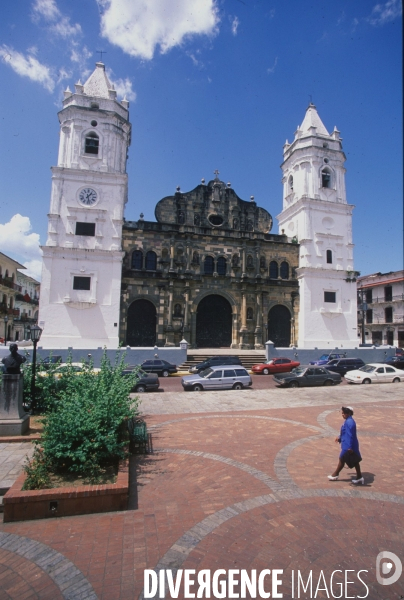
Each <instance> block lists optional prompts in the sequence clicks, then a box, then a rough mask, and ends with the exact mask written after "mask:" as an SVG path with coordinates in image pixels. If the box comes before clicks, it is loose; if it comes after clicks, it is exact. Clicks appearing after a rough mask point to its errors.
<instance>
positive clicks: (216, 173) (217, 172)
mask: <svg viewBox="0 0 404 600" xmlns="http://www.w3.org/2000/svg"><path fill="white" fill-rule="evenodd" d="M213 173H214V174H215V175H216V177H215V179H219V177H218V175H219V171H218V170H217V169H216V170H215V171H213Z"/></svg>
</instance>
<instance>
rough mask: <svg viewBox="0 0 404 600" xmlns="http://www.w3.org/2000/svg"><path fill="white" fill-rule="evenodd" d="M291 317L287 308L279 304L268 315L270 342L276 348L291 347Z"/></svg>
mask: <svg viewBox="0 0 404 600" xmlns="http://www.w3.org/2000/svg"><path fill="white" fill-rule="evenodd" d="M290 319H291V315H290V312H289V310H288V309H287V308H286V306H282V305H281V304H277V305H276V306H273V307H272V308H271V310H270V311H269V313H268V340H271V342H273V343H274V344H275V346H278V347H281V348H287V347H288V346H290Z"/></svg>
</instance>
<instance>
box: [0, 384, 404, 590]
mask: <svg viewBox="0 0 404 600" xmlns="http://www.w3.org/2000/svg"><path fill="white" fill-rule="evenodd" d="M280 392H281V393H280ZM156 396H157V398H156ZM161 396H162V395H161V394H160V395H158V394H149V395H147V396H146V395H145V396H142V400H143V402H142V405H141V407H142V411H143V413H144V414H145V417H146V420H147V424H148V427H149V430H150V431H151V432H152V440H153V453H151V454H148V455H145V456H139V457H133V458H132V461H131V495H130V502H129V506H130V509H129V510H127V511H124V512H120V513H104V514H100V515H83V516H78V517H65V518H54V519H48V520H38V521H35V520H33V521H26V522H20V523H8V524H0V599H1V600H3V599H7V600H8V599H13V600H14V599H16V600H17V599H18V600H30V599H31V598H32V599H34V598H35V599H40V600H46V599H48V598H49V599H50V598H53V599H55V600H56V599H58V598H66V599H69V600H76V599H83V600H86V599H87V598H88V599H89V600H96V599H97V598H98V599H99V600H115V599H116V600H126V599H128V600H129V599H131V600H133V599H138V598H142V597H143V596H142V590H143V570H144V569H146V568H147V569H155V570H156V571H159V570H160V569H167V568H171V569H173V570H174V571H176V570H177V569H195V570H196V571H200V570H202V569H211V570H212V571H214V570H216V569H225V570H226V571H227V570H229V569H246V570H247V571H248V572H250V571H251V570H252V569H256V570H257V571H261V570H263V569H283V570H284V572H283V575H282V577H281V579H282V581H283V585H282V587H281V591H282V592H283V597H284V598H287V599H288V598H292V597H293V596H292V590H291V572H292V570H294V571H295V572H297V570H300V572H301V574H302V577H303V578H304V580H307V578H308V575H309V572H310V571H312V572H313V580H314V581H315V582H317V579H318V577H319V574H320V572H321V571H323V572H324V574H325V578H326V581H327V582H329V578H330V575H331V573H332V572H333V571H334V570H336V569H340V570H342V571H344V570H352V571H351V573H350V575H351V580H352V581H353V582H354V583H352V584H350V585H349V591H348V594H349V595H348V596H346V597H359V596H362V597H365V588H364V586H363V585H362V584H360V582H358V579H357V578H356V576H355V573H356V572H357V571H359V570H360V569H365V570H367V571H368V573H367V574H365V576H363V574H362V577H364V580H365V581H366V584H367V586H368V588H369V593H368V595H367V596H366V597H367V598H370V599H371V600H373V599H375V600H376V599H380V600H393V599H394V600H396V599H400V598H404V576H402V577H401V579H399V580H398V581H397V582H396V583H394V584H393V585H389V586H387V585H386V586H381V585H379V584H378V583H377V582H376V556H377V555H378V553H379V552H381V551H384V550H387V551H389V552H393V553H395V554H396V555H397V556H399V557H400V558H401V559H402V560H403V559H404V461H403V458H404V428H403V421H404V386H401V385H394V384H389V385H384V386H361V387H359V388H347V387H345V388H339V389H338V388H332V389H331V390H329V389H328V388H327V389H326V390H320V389H314V390H297V391H295V390H260V391H259V392H254V393H253V395H252V393H251V390H246V391H243V392H227V393H220V392H216V393H214V392H210V393H202V394H192V393H191V394H185V393H183V394H179V395H178V396H177V398H178V402H177V406H174V399H173V398H170V399H168V400H167V401H166V402H165V403H164V400H162V398H161ZM195 396H196V397H195ZM342 404H344V405H346V404H348V405H351V406H353V407H354V410H355V419H356V421H357V425H358V435H359V440H360V447H361V453H362V456H363V463H362V471H363V474H364V477H365V485H364V486H360V487H354V486H352V485H351V483H350V482H351V477H352V475H353V474H354V471H350V470H348V469H344V471H342V473H341V476H340V479H339V480H338V481H336V482H329V481H328V480H327V474H329V473H331V472H332V470H333V469H334V468H335V466H336V463H337V457H338V453H339V446H338V445H337V444H335V442H334V438H335V437H336V436H337V434H338V432H339V428H340V425H341V422H342V419H341V416H340V407H341V405H342ZM160 406H161V408H160ZM168 407H170V408H172V410H171V411H170V410H169V408H168ZM179 409H181V411H182V412H181V413H179V412H178V411H179ZM315 585H316V584H314V588H315ZM321 587H322V588H324V585H322V586H321ZM328 589H329V588H328ZM334 593H335V597H338V594H339V593H340V592H339V591H336V590H335V589H334ZM166 597H167V598H169V597H170V596H169V595H168V593H167V595H166ZM183 597H184V596H183V591H180V594H179V598H183ZM295 597H296V598H297V597H298V596H297V595H296V594H295ZM300 597H301V598H308V597H310V596H309V595H306V594H302V593H301V595H300ZM313 597H317V598H327V597H333V596H332V595H331V592H329V595H328V594H327V591H325V590H324V589H323V591H321V590H320V591H318V593H317V594H316V596H314V595H313Z"/></svg>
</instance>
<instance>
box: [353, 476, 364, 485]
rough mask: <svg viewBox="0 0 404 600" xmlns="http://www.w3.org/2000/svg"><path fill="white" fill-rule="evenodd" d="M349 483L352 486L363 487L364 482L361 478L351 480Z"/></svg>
mask: <svg viewBox="0 0 404 600" xmlns="http://www.w3.org/2000/svg"><path fill="white" fill-rule="evenodd" d="M351 483H353V485H364V484H365V480H364V478H363V477H361V478H360V479H352V480H351Z"/></svg>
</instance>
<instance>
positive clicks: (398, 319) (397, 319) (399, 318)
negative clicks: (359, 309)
mask: <svg viewBox="0 0 404 600" xmlns="http://www.w3.org/2000/svg"><path fill="white" fill-rule="evenodd" d="M358 317H359V318H358V322H359V323H362V317H361V315H360V314H359V315H358ZM403 323H404V316H403V315H394V316H393V319H392V320H389V321H386V318H385V317H373V319H372V321H371V322H368V321H366V319H365V325H400V324H403Z"/></svg>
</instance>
